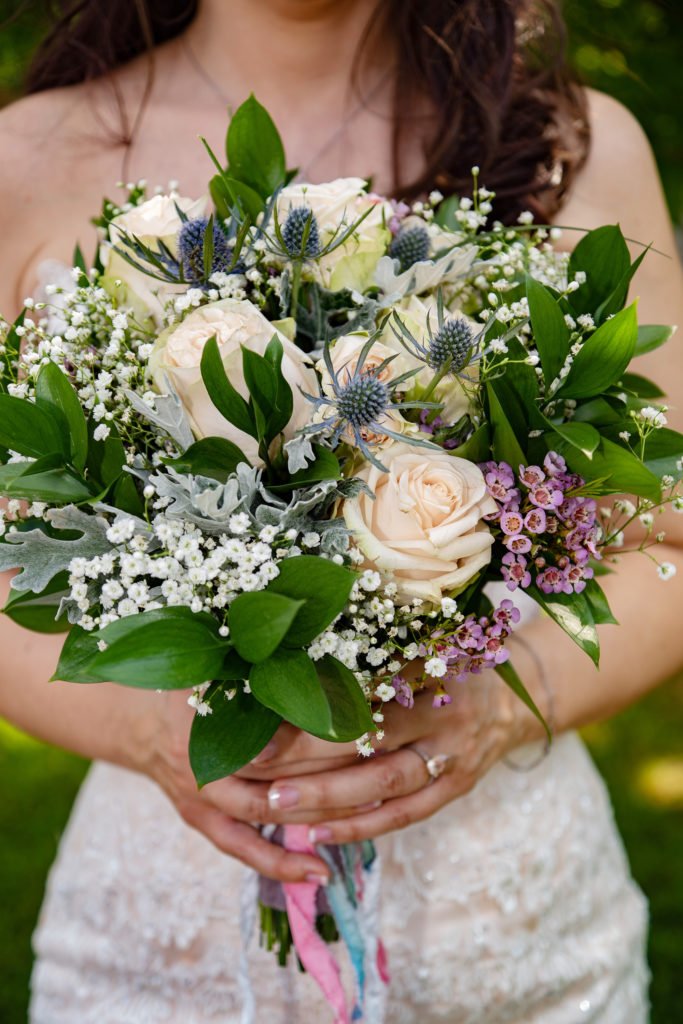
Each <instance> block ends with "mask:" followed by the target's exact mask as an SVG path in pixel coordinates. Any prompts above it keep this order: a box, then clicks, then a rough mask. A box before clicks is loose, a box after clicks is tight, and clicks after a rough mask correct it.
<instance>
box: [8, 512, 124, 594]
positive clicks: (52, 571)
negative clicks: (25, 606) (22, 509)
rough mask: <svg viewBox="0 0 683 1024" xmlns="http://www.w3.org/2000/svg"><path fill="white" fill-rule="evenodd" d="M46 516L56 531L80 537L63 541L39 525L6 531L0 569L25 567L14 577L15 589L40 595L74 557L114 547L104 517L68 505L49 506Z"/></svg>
mask: <svg viewBox="0 0 683 1024" xmlns="http://www.w3.org/2000/svg"><path fill="white" fill-rule="evenodd" d="M47 518H48V520H49V522H50V523H51V525H52V526H54V527H55V528H56V529H57V530H70V531H75V532H77V533H79V534H81V536H79V537H78V538H77V539H76V540H63V539H61V538H58V537H50V536H48V534H47V533H45V532H44V531H43V530H40V529H38V528H36V529H34V530H27V531H25V532H24V531H20V530H18V531H17V532H16V533H8V534H6V535H5V538H4V540H5V543H3V544H0V570H4V569H21V570H22V571H21V572H20V573H19V575H18V576H15V577H14V579H13V580H12V587H13V589H14V590H32V591H33V592H34V593H36V594H38V593H40V591H41V590H44V589H45V587H46V586H47V585H48V583H49V582H50V580H52V579H53V578H54V577H55V576H56V575H57V574H58V573H60V572H63V571H64V570H65V569H68V567H69V562H70V561H71V559H72V558H87V559H91V558H95V557H96V556H97V555H103V554H104V553H105V552H106V551H110V550H111V549H112V545H111V544H110V543H109V541H108V540H107V530H108V528H109V523H108V522H107V520H106V519H103V518H102V517H101V516H97V515H92V514H88V513H86V512H82V511H81V510H80V509H79V508H76V506H75V505H66V506H65V507H64V508H52V509H50V510H49V511H48V513H47Z"/></svg>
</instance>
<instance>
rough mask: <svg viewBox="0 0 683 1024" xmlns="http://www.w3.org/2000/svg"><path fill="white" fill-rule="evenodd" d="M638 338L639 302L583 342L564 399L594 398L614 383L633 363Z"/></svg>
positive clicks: (564, 386) (565, 385)
mask: <svg viewBox="0 0 683 1024" xmlns="http://www.w3.org/2000/svg"><path fill="white" fill-rule="evenodd" d="M637 338H638V321H637V319H636V303H635V302H634V303H632V304H631V305H630V306H629V307H628V308H627V309H624V310H622V311H621V313H617V314H616V315H615V316H613V317H612V318H611V320H607V321H606V323H604V324H603V325H602V326H601V327H598V329H597V331H595V333H594V334H592V335H591V336H590V338H588V340H587V341H586V342H584V344H583V346H582V347H581V350H580V351H579V353H578V354H577V355H576V357H575V358H574V362H573V363H572V365H571V366H570V368H569V373H568V374H567V376H566V377H565V379H564V381H563V383H562V386H561V387H560V388H559V389H558V390H557V391H556V392H555V394H556V395H557V396H562V397H563V398H591V397H592V396H593V395H600V394H602V392H603V391H605V390H606V389H607V388H608V387H610V386H611V385H612V384H615V383H616V382H617V381H618V380H619V379H620V377H621V375H622V373H623V372H624V370H625V369H626V367H627V366H628V364H629V363H630V362H631V359H632V358H633V353H634V352H635V348H636V341H637Z"/></svg>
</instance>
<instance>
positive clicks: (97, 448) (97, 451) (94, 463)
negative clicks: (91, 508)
mask: <svg viewBox="0 0 683 1024" xmlns="http://www.w3.org/2000/svg"><path fill="white" fill-rule="evenodd" d="M87 426H88V457H87V466H88V479H89V480H92V481H93V482H94V483H95V486H96V487H97V489H98V491H103V490H104V489H105V488H107V487H110V486H111V485H112V484H113V483H114V482H115V481H116V480H118V478H119V477H120V476H121V473H122V471H123V467H124V466H125V465H126V452H125V449H124V447H123V442H122V440H121V438H120V436H119V432H118V430H117V429H116V425H115V424H114V423H111V424H109V428H110V429H109V436H108V437H107V438H105V439H104V441H96V440H95V430H96V429H97V423H96V421H95V420H94V419H92V417H91V418H90V419H89V420H88V424H87Z"/></svg>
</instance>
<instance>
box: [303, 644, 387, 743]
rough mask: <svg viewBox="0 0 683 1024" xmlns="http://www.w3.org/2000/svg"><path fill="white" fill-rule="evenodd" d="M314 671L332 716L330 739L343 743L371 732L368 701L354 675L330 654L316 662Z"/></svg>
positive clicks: (371, 721)
mask: <svg viewBox="0 0 683 1024" xmlns="http://www.w3.org/2000/svg"><path fill="white" fill-rule="evenodd" d="M315 669H316V672H317V673H318V679H319V680H320V685H321V686H322V688H323V690H324V692H325V696H326V698H327V702H328V704H329V706H330V711H331V714H332V736H331V738H332V739H334V740H336V741H339V742H346V741H348V740H355V739H357V738H358V737H359V736H362V735H363V733H366V732H372V731H374V729H375V724H374V722H373V720H372V714H371V712H370V709H369V707H368V702H367V700H366V699H365V696H364V694H363V691H362V690H361V688H360V685H359V683H358V680H357V679H356V677H355V676H354V674H353V672H352V671H351V670H350V669H348V668H347V667H346V665H343V664H342V663H341V662H340V661H338V660H337V659H336V658H333V657H332V655H331V654H325V655H324V656H323V657H322V658H321V659H320V661H316V663H315Z"/></svg>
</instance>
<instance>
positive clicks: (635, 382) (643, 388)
mask: <svg viewBox="0 0 683 1024" xmlns="http://www.w3.org/2000/svg"><path fill="white" fill-rule="evenodd" d="M621 386H622V387H623V389H624V391H632V392H633V393H634V394H635V395H638V397H639V398H664V392H663V391H662V389H661V388H660V387H657V385H656V384H655V382H654V381H652V380H650V379H649V378H648V377H641V376H640V374H639V373H622V375H621Z"/></svg>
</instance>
